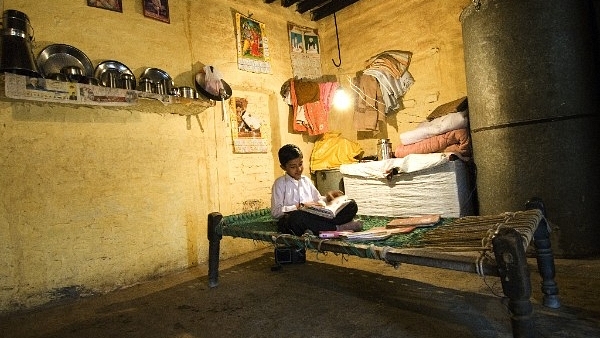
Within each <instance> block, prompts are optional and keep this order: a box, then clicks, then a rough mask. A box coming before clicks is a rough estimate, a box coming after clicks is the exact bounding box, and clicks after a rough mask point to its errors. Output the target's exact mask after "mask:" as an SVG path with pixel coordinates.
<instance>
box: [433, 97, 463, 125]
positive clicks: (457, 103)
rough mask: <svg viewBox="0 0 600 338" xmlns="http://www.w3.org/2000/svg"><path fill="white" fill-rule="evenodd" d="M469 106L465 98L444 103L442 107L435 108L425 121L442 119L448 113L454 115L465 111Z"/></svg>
mask: <svg viewBox="0 0 600 338" xmlns="http://www.w3.org/2000/svg"><path fill="white" fill-rule="evenodd" d="M468 106H469V103H468V100H467V97H466V96H465V97H461V98H460V99H456V100H454V101H451V102H448V103H444V104H443V105H441V106H439V107H437V108H435V109H434V110H433V111H432V112H431V114H429V116H427V121H431V120H434V119H436V118H438V117H442V116H444V115H448V114H450V113H456V112H459V111H463V110H465V109H467V107H468Z"/></svg>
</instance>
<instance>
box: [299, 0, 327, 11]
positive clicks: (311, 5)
mask: <svg viewBox="0 0 600 338" xmlns="http://www.w3.org/2000/svg"><path fill="white" fill-rule="evenodd" d="M330 1H331V0H303V1H300V2H299V3H298V5H297V6H296V11H297V12H298V13H305V12H308V11H310V10H313V9H315V8H318V7H320V6H322V5H323V4H325V3H327V2H330Z"/></svg>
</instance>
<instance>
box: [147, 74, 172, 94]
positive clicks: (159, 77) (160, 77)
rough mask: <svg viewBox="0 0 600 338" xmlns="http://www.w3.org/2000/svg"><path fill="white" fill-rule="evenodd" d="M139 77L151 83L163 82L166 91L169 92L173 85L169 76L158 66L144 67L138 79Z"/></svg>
mask: <svg viewBox="0 0 600 338" xmlns="http://www.w3.org/2000/svg"><path fill="white" fill-rule="evenodd" d="M141 79H149V80H151V81H152V83H157V82H164V84H165V90H166V92H167V93H170V92H171V89H173V87H174V86H175V83H174V82H173V79H172V78H171V76H169V74H168V73H167V72H165V71H164V70H162V69H158V68H146V70H144V72H143V73H142V75H140V80H141Z"/></svg>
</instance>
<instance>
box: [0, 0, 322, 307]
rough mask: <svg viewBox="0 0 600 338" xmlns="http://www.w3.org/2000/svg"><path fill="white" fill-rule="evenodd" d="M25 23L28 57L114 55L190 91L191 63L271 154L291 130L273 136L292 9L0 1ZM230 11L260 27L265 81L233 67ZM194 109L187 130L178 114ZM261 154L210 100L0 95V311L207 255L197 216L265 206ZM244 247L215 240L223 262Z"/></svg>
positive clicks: (131, 0) (265, 159)
mask: <svg viewBox="0 0 600 338" xmlns="http://www.w3.org/2000/svg"><path fill="white" fill-rule="evenodd" d="M2 5H3V6H2V9H3V10H6V9H16V10H20V11H22V12H24V13H26V14H27V15H28V16H29V19H30V21H31V25H32V26H33V28H34V30H35V34H34V36H35V48H34V54H35V55H37V54H38V53H39V52H40V51H41V50H42V49H43V48H44V47H45V46H47V45H49V44H52V43H65V44H70V45H73V46H75V47H77V48H79V49H81V50H82V51H84V52H85V53H86V54H87V56H88V57H89V58H90V59H91V60H92V62H93V63H94V65H97V64H98V63H99V62H101V61H104V60H110V59H112V60H118V61H120V62H122V63H124V64H126V65H127V66H129V68H131V70H132V71H133V72H134V74H136V75H138V76H139V74H140V73H141V72H142V70H143V69H145V68H146V67H156V68H160V69H163V70H165V71H167V72H168V73H169V74H170V75H171V76H172V77H173V79H174V81H175V85H177V86H186V85H193V75H194V74H195V73H196V72H197V71H198V70H199V69H200V67H201V64H212V65H214V66H215V67H217V69H219V70H220V71H221V72H222V73H223V75H224V77H225V79H226V80H227V81H228V83H229V84H230V85H231V86H232V88H233V90H234V92H235V93H236V95H243V96H245V97H248V98H249V99H250V100H253V102H255V105H256V106H258V107H259V109H261V114H263V115H264V116H266V117H267V118H266V121H265V124H264V126H263V128H262V132H263V134H266V136H267V137H268V138H269V139H272V140H273V144H274V147H277V144H279V143H280V142H281V139H285V140H286V141H287V142H296V143H300V144H302V146H303V147H307V144H308V143H307V142H305V141H303V140H302V138H301V136H294V135H292V136H290V135H288V134H287V126H286V127H285V129H282V130H283V131H285V133H283V132H282V130H280V129H279V121H278V119H279V115H280V112H284V113H285V114H287V106H286V105H285V104H284V103H283V102H282V101H281V100H277V98H276V95H278V93H279V89H280V86H281V84H282V83H283V82H284V81H285V80H286V79H287V78H289V77H290V75H291V68H290V65H289V52H288V48H287V46H288V44H287V32H286V30H287V26H286V22H287V20H289V19H293V20H294V21H297V22H300V23H302V24H307V25H310V24H311V22H310V21H309V20H308V19H304V18H302V17H300V16H299V15H298V14H296V13H295V12H294V11H293V10H292V9H283V8H282V7H281V6H268V5H266V4H262V3H261V2H256V1H249V0H248V1H243V0H242V1H181V0H171V1H169V6H170V21H171V23H170V24H166V23H163V22H160V21H156V20H153V19H149V18H146V17H144V15H143V12H142V4H141V1H138V0H124V1H123V13H118V12H113V11H108V10H103V9H98V8H94V7H88V6H87V5H86V1H67V0H57V1H45V2H43V3H40V2H39V1H3V3H2ZM232 8H233V9H235V10H237V11H239V12H241V13H244V14H248V13H249V12H252V13H253V17H254V18H255V19H257V20H260V21H263V22H264V23H265V24H266V25H267V27H268V29H269V31H268V36H269V38H270V41H269V43H270V47H271V55H272V61H271V66H272V68H273V74H267V75H261V74H254V73H249V72H243V71H239V70H238V69H237V64H236V60H237V57H236V43H235V34H234V25H233V16H232V11H231V10H232ZM2 90H4V89H2ZM195 109H196V110H198V117H199V120H200V123H198V122H197V121H196V119H195V118H192V119H191V129H189V130H188V129H187V124H186V118H185V116H179V115H178V113H190V112H193V111H194V110H195ZM274 168H275V166H274V162H273V156H272V153H271V149H270V148H269V152H268V153H265V154H250V155H246V154H233V152H232V137H231V131H230V129H229V126H228V125H227V123H226V122H224V121H223V120H222V111H221V105H220V104H217V105H215V106H214V107H210V108H208V109H206V110H204V108H200V107H195V106H189V107H188V106H186V107H179V106H177V107H175V106H173V107H165V106H163V105H162V104H160V103H158V102H155V104H153V103H145V104H144V105H143V106H142V107H134V108H132V109H116V108H102V107H95V108H92V107H77V106H66V105H60V104H40V103H30V102H15V101H10V100H7V99H6V98H4V99H1V100H0V238H1V241H0V310H3V311H6V310H14V309H18V308H22V307H30V306H34V305H37V304H41V303H45V302H47V301H49V300H53V299H56V298H61V297H71V296H77V295H84V294H87V293H92V292H104V291H107V290H111V289H114V288H119V287H122V286H127V285H132V284H134V283H137V282H139V281H143V280H146V279H148V278H151V277H153V276H156V275H161V274H165V273H169V272H172V271H176V270H180V269H184V268H186V267H189V266H193V265H196V264H197V263H198V262H199V261H200V262H202V261H205V260H206V259H207V256H208V254H207V252H208V247H207V240H206V217H207V214H208V213H209V212H212V211H215V210H221V211H223V212H224V213H233V212H241V211H242V210H244V209H245V208H257V207H266V206H267V205H268V203H269V201H270V185H271V182H272V181H273V177H274V176H275V171H274V170H275V169H274ZM253 249H255V246H254V245H253V244H252V243H251V242H245V243H244V242H242V243H237V244H236V245H232V246H227V245H225V243H224V251H223V257H224V258H227V257H230V256H232V255H239V254H240V253H243V252H246V251H248V250H253Z"/></svg>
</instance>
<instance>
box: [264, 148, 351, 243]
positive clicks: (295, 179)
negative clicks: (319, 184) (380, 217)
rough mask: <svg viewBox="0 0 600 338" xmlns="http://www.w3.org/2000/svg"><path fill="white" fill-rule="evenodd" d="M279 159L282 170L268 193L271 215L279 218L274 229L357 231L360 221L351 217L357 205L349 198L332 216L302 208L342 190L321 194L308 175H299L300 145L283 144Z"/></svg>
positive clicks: (325, 200) (293, 230)
mask: <svg viewBox="0 0 600 338" xmlns="http://www.w3.org/2000/svg"><path fill="white" fill-rule="evenodd" d="M278 156H279V163H280V164H281V169H283V170H284V171H285V174H284V175H283V176H281V177H279V178H277V179H276V180H275V183H273V188H272V195H271V215H272V216H273V217H274V218H277V219H279V221H278V222H277V230H278V231H279V232H281V233H288V234H293V235H296V236H302V234H304V233H305V232H306V231H307V230H310V231H312V233H313V234H314V235H319V232H320V231H335V230H337V231H349V230H352V231H359V230H361V229H362V223H361V222H358V221H353V218H354V216H356V212H357V211H358V206H357V205H356V202H354V200H350V203H348V204H347V205H346V206H345V207H344V208H343V209H342V210H340V211H339V212H338V213H337V214H336V216H335V217H334V218H331V219H330V218H325V217H322V216H319V215H315V214H311V213H308V212H304V211H302V210H301V209H302V208H303V207H305V206H311V205H323V204H324V203H326V202H331V201H332V200H333V199H334V198H335V197H339V196H341V195H343V194H344V193H343V192H341V191H339V190H334V191H330V192H329V193H327V196H326V197H324V196H321V194H320V193H319V191H318V190H317V188H316V187H315V186H314V184H313V183H312V181H311V180H310V178H308V177H306V176H304V175H302V171H303V170H304V166H303V163H302V160H303V156H302V151H301V150H300V148H298V147H297V146H295V145H293V144H286V145H284V146H283V147H281V149H279V153H278Z"/></svg>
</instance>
